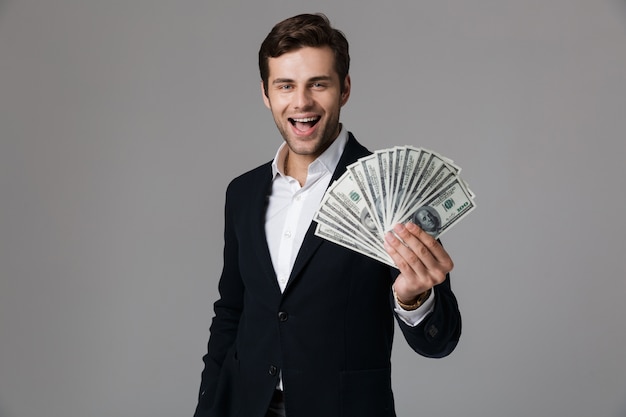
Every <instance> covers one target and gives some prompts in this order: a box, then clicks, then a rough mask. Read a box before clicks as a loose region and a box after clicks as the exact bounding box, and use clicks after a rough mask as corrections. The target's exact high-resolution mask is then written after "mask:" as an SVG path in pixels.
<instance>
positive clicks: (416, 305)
mask: <svg viewBox="0 0 626 417" xmlns="http://www.w3.org/2000/svg"><path fill="white" fill-rule="evenodd" d="M392 290H393V296H394V297H395V298H396V302H397V303H398V305H399V306H400V307H402V309H403V310H406V311H413V310H417V309H418V308H419V307H420V306H421V305H422V304H424V301H426V300H428V297H430V293H431V291H432V288H431V289H429V290H428V291H425V292H423V293H421V294H420V295H418V296H417V299H416V300H415V302H413V303H412V304H407V303H404V302H402V301H401V300H400V299H399V298H398V294H396V289H395V288H393V287H392Z"/></svg>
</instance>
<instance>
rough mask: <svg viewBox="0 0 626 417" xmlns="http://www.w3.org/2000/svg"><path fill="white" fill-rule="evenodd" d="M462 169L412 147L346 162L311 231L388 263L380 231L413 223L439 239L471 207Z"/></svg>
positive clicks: (391, 263)
mask: <svg viewBox="0 0 626 417" xmlns="http://www.w3.org/2000/svg"><path fill="white" fill-rule="evenodd" d="M460 172H461V168H460V167H459V166H457V165H456V164H455V163H454V162H453V161H452V160H451V159H449V158H446V157H444V156H442V155H440V154H438V153H436V152H433V151H429V150H426V149H422V148H416V147H412V146H395V147H393V148H389V149H382V150H378V151H375V152H374V153H372V154H371V155H368V156H366V157H363V158H360V159H359V160H358V161H356V162H355V163H353V164H351V165H349V166H348V167H347V169H346V172H345V173H344V174H343V175H342V176H341V177H340V178H338V179H337V180H336V181H334V182H333V183H332V184H331V185H330V186H329V187H328V189H327V190H326V193H325V195H324V197H323V198H322V202H321V204H320V207H319V208H318V210H317V212H316V213H315V216H314V220H315V221H316V222H317V227H316V230H315V234H316V235H317V236H319V237H322V238H324V239H327V240H329V241H332V242H334V243H336V244H338V245H341V246H344V247H346V248H349V249H351V250H354V251H356V252H359V253H361V254H363V255H365V256H369V257H371V258H374V259H376V260H378V261H380V262H383V263H386V264H388V265H392V266H393V265H394V263H393V260H392V259H391V257H390V256H389V255H388V254H387V252H386V251H385V249H384V245H383V242H384V236H385V233H387V232H389V231H390V230H391V229H392V228H393V226H394V225H395V224H397V223H407V222H413V223H415V224H417V225H418V226H420V227H421V228H422V229H423V230H424V231H426V232H427V233H428V234H430V235H431V236H433V237H435V238H438V237H439V236H441V235H442V234H443V233H445V232H446V231H447V230H449V229H450V228H451V227H452V226H454V225H455V224H457V223H458V222H459V221H460V220H461V219H463V218H464V217H465V216H467V215H468V214H469V213H470V212H471V211H472V210H474V209H475V208H476V203H475V202H474V197H475V196H474V193H473V192H472V191H471V190H470V189H469V187H468V185H467V182H466V181H465V180H463V179H462V178H461V177H460Z"/></svg>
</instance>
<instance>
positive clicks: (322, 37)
mask: <svg viewBox="0 0 626 417" xmlns="http://www.w3.org/2000/svg"><path fill="white" fill-rule="evenodd" d="M306 46H311V47H323V46H328V47H330V49H332V51H333V53H334V55H335V71H337V75H339V81H340V83H341V84H340V87H341V91H342V92H343V89H344V81H345V79H346V76H347V75H348V70H349V69H350V54H349V53H348V40H347V39H346V37H345V36H344V34H343V33H342V32H341V31H340V30H337V29H334V28H333V27H332V26H331V25H330V21H329V20H328V18H327V17H326V16H325V15H323V14H322V13H316V14H301V15H297V16H294V17H290V18H288V19H285V20H283V21H282V22H279V23H277V24H276V26H274V27H273V28H272V31H271V32H270V33H269V34H268V35H267V37H266V38H265V40H264V41H263V43H262V44H261V49H259V71H260V72H261V80H262V81H263V90H264V91H265V95H267V83H268V78H269V63H268V60H269V58H276V57H279V56H281V55H282V54H285V53H287V52H291V51H294V50H297V49H300V48H303V47H306Z"/></svg>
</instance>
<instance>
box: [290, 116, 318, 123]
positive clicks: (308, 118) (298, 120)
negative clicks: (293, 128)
mask: <svg viewBox="0 0 626 417" xmlns="http://www.w3.org/2000/svg"><path fill="white" fill-rule="evenodd" d="M292 120H293V121H294V122H300V123H306V122H314V121H316V120H317V117H305V118H302V119H292Z"/></svg>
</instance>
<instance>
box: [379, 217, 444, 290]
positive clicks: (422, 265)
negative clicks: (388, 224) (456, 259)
mask: <svg viewBox="0 0 626 417" xmlns="http://www.w3.org/2000/svg"><path fill="white" fill-rule="evenodd" d="M393 232H394V233H395V236H394V233H388V234H387V235H386V236H385V240H386V242H385V248H386V249H387V252H388V253H389V256H391V258H392V259H393V260H394V262H395V263H396V266H398V269H400V272H401V273H402V274H404V275H406V278H409V279H418V280H422V281H434V282H435V283H440V282H443V280H444V279H445V276H446V274H447V273H448V272H450V271H451V270H452V268H453V266H454V264H453V262H452V259H451V258H450V256H449V255H448V253H447V252H446V250H445V249H444V248H443V246H441V244H440V243H439V242H438V241H437V240H436V239H435V238H433V237H432V236H430V235H429V234H428V233H426V232H424V231H423V230H422V229H420V228H419V227H418V226H416V225H415V224H413V223H407V224H406V225H402V224H397V225H396V226H395V227H394V229H393Z"/></svg>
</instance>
